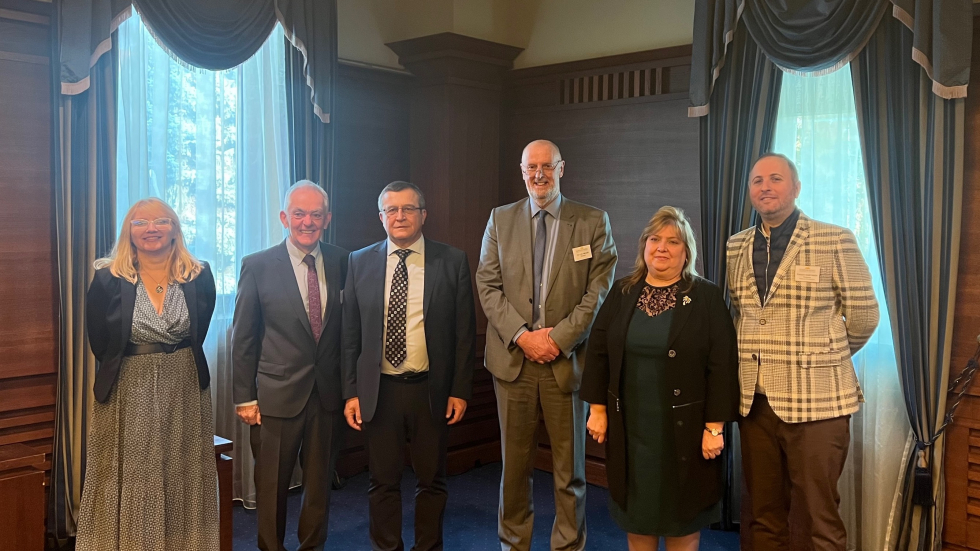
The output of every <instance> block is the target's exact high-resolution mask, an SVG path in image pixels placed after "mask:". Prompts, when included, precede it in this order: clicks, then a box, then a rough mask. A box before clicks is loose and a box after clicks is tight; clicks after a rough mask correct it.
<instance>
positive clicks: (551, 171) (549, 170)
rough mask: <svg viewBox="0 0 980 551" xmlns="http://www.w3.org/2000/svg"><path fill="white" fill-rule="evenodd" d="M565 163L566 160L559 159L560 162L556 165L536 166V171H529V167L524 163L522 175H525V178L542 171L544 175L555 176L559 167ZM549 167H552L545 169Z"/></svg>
mask: <svg viewBox="0 0 980 551" xmlns="http://www.w3.org/2000/svg"><path fill="white" fill-rule="evenodd" d="M564 162H565V159H558V162H556V163H554V164H551V163H545V164H543V165H541V166H536V167H535V169H534V171H530V170H529V169H528V165H525V164H523V163H522V164H521V174H523V175H525V176H533V175H535V174H537V173H538V170H540V171H541V172H542V173H543V174H554V172H555V171H556V170H558V167H559V166H561V165H562V163H564ZM548 165H551V168H545V167H547V166H548Z"/></svg>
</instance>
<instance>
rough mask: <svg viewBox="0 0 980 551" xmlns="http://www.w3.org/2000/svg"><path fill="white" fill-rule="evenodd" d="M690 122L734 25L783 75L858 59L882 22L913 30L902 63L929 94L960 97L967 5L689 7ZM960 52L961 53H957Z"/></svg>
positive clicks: (873, 2)
mask: <svg viewBox="0 0 980 551" xmlns="http://www.w3.org/2000/svg"><path fill="white" fill-rule="evenodd" d="M696 2H697V3H696V4H695V11H694V37H693V47H692V55H691V84H690V98H691V106H690V107H689V108H688V113H689V114H690V116H703V115H706V114H707V113H708V102H709V100H710V98H711V90H712V89H713V87H714V85H715V80H716V79H717V78H718V75H719V73H720V71H721V66H722V65H723V64H724V60H725V50H726V48H727V47H728V44H729V43H730V42H731V40H732V37H733V36H734V34H735V29H736V27H737V26H738V23H739V20H740V19H744V20H745V25H746V27H747V28H748V30H749V33H750V34H751V35H752V38H753V39H754V40H755V41H756V42H757V43H758V45H759V47H760V48H762V49H763V51H765V52H766V55H768V56H769V58H770V59H771V60H772V61H773V62H775V63H776V64H777V65H779V66H780V67H782V68H783V69H788V70H792V71H799V72H809V73H812V72H819V71H829V70H833V69H835V68H838V67H842V66H844V65H845V64H847V62H848V61H849V60H851V59H853V58H854V56H856V55H857V54H858V52H859V51H860V50H861V49H862V48H863V46H864V44H865V43H866V42H867V41H868V39H869V37H870V36H871V34H872V33H873V32H875V29H877V28H878V26H879V22H880V21H881V20H882V19H885V18H888V16H886V15H885V14H886V13H887V12H888V11H889V10H890V11H891V12H892V15H893V17H894V18H897V19H899V20H900V21H902V22H903V23H904V24H905V25H906V26H907V27H909V28H910V29H912V32H913V39H912V42H911V43H910V44H909V50H908V52H906V55H909V54H911V56H912V59H913V60H914V61H915V62H916V63H918V64H919V65H921V66H922V67H923V68H924V69H925V70H926V74H927V75H928V76H929V78H930V79H931V80H932V91H933V93H935V94H936V95H938V96H940V97H943V98H946V99H950V98H962V97H966V85H967V83H968V82H969V80H970V56H971V49H970V47H969V44H970V40H971V39H972V32H973V16H972V11H971V10H972V3H971V0H780V1H779V2H770V1H767V0H696ZM964 44H965V45H966V47H964Z"/></svg>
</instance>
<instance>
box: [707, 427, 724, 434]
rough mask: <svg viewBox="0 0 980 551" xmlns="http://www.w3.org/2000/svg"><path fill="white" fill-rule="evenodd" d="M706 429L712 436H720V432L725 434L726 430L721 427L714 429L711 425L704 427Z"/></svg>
mask: <svg viewBox="0 0 980 551" xmlns="http://www.w3.org/2000/svg"><path fill="white" fill-rule="evenodd" d="M704 430H706V431H708V432H710V433H711V436H718V435H719V434H725V431H723V430H721V429H713V428H711V427H704Z"/></svg>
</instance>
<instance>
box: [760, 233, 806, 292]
mask: <svg viewBox="0 0 980 551" xmlns="http://www.w3.org/2000/svg"><path fill="white" fill-rule="evenodd" d="M809 235H810V220H809V219H808V218H807V217H805V216H804V215H802V214H801V215H800V219H799V220H798V221H797V223H796V229H794V230H793V237H791V238H790V240H789V245H787V246H786V252H784V253H783V259H782V261H780V262H779V269H778V270H776V275H775V276H773V278H772V285H770V286H769V294H768V295H767V296H766V301H767V302H768V301H769V297H771V296H773V294H775V293H776V289H777V288H778V287H779V284H780V283H782V282H783V280H784V279H786V274H787V273H789V267H790V266H792V265H793V264H795V262H796V257H797V256H798V255H799V254H800V250H801V249H802V248H803V243H805V242H806V238H807V236H809Z"/></svg>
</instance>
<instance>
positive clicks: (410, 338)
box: [381, 237, 429, 375]
mask: <svg viewBox="0 0 980 551" xmlns="http://www.w3.org/2000/svg"><path fill="white" fill-rule="evenodd" d="M406 248H407V249H409V250H411V251H412V254H410V255H408V256H407V257H405V267H406V268H408V304H407V305H406V309H405V345H406V347H407V352H408V355H407V356H406V357H405V361H404V362H402V364H401V365H399V366H393V365H391V362H389V361H388V360H387V358H385V355H384V353H382V354H381V373H384V374H385V375H398V374H401V373H409V372H415V373H418V372H422V371H428V370H429V352H428V350H427V349H426V346H425V320H424V319H423V318H422V299H423V297H424V296H425V238H424V237H419V239H418V241H416V242H415V243H412V244H411V245H409V246H408V247H406ZM397 249H399V247H398V246H397V245H395V244H394V243H392V242H391V239H389V240H388V263H387V265H386V267H385V311H384V314H385V315H384V320H385V321H384V323H385V330H384V340H382V341H381V342H383V343H387V342H388V301H389V300H390V299H391V278H392V277H393V276H394V275H395V268H396V267H397V266H398V262H399V259H398V255H397V254H395V251H396V250H397ZM382 352H384V351H382Z"/></svg>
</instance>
